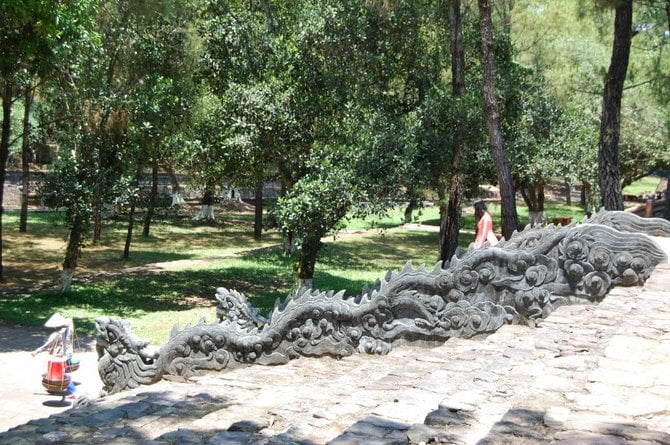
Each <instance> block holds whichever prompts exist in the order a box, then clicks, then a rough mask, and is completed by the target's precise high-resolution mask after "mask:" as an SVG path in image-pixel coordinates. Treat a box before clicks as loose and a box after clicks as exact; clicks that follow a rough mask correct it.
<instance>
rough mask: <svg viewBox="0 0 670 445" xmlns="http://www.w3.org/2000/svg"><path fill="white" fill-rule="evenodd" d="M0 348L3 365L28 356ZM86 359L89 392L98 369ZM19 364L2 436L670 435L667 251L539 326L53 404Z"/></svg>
mask: <svg viewBox="0 0 670 445" xmlns="http://www.w3.org/2000/svg"><path fill="white" fill-rule="evenodd" d="M5 329H9V328H5V327H0V338H1V339H2V340H3V342H2V344H3V345H6V343H5V341H4V340H5V339H6V337H5V335H6V334H5V333H4V331H5ZM34 340H37V339H36V338H34V339H33V341H34ZM38 344H39V341H38ZM0 348H2V349H0V354H1V355H2V358H3V361H2V365H0V366H2V368H12V367H13V366H14V365H17V366H18V365H19V364H20V363H21V366H24V364H23V363H22V362H21V360H22V359H23V356H22V355H21V356H14V359H16V361H15V364H14V365H13V364H10V363H8V362H7V361H6V360H5V357H7V355H8V354H9V355H11V354H23V355H25V354H27V355H28V356H29V353H28V352H24V351H11V350H8V349H6V348H7V347H6V346H4V347H0ZM31 348H32V346H31ZM29 350H30V348H28V347H27V346H26V349H25V351H29ZM90 353H92V352H90ZM29 357H30V356H29ZM30 358H31V359H33V360H34V358H32V357H30ZM88 359H89V357H87V358H86V360H88ZM91 361H93V359H91ZM81 371H82V372H83V374H82V385H81V388H82V390H81V391H79V392H80V393H82V394H83V393H84V391H83V389H84V388H83V385H84V384H85V383H86V382H84V381H83V378H84V377H85V378H86V379H89V378H91V379H93V378H94V377H92V374H91V371H90V370H88V371H86V370H84V369H83V365H82V370H81ZM77 372H80V371H77ZM17 374H18V375H21V374H24V375H23V378H24V380H25V382H23V383H18V384H15V385H12V384H11V383H10V385H5V386H10V387H9V388H5V389H3V391H5V390H6V391H5V392H2V393H0V397H1V400H3V402H4V403H3V404H2V405H3V406H2V407H0V408H1V410H0V416H2V417H5V416H4V415H5V413H6V412H9V411H10V410H18V411H20V412H24V413H28V414H30V415H31V417H30V418H29V419H23V418H19V417H17V418H16V419H17V420H16V421H20V422H25V423H20V424H19V423H4V424H0V427H4V428H9V429H8V430H7V431H4V432H2V433H0V444H12V445H20V444H36V443H40V444H49V443H53V444H56V443H81V444H106V445H116V444H146V445H158V444H210V445H218V444H333V445H335V444H337V445H340V444H396V443H397V444H404V443H415V444H418V443H452V444H501V443H504V444H540V443H558V444H562V445H567V444H596V443H597V444H625V443H630V444H670V265H668V264H664V265H660V266H658V267H657V268H656V270H655V271H654V272H653V273H652V276H651V277H650V279H649V280H648V281H647V283H646V284H645V285H644V286H643V287H632V288H622V287H619V288H614V289H613V290H612V291H611V292H610V293H609V294H608V295H607V297H606V298H605V299H604V301H603V302H601V303H600V304H597V305H575V306H564V307H561V308H559V309H557V310H556V311H555V312H553V313H552V314H551V315H550V316H549V317H548V318H547V319H545V320H543V321H542V322H541V323H540V324H539V325H538V326H537V327H528V326H512V325H509V326H504V327H503V328H501V329H500V330H499V331H498V332H496V333H494V334H491V335H489V336H487V337H483V338H475V339H468V340H465V339H458V338H454V339H450V340H449V341H447V342H445V343H443V344H438V345H432V346H417V345H403V346H398V347H396V348H395V349H394V350H393V351H392V352H391V353H390V354H389V355H387V356H369V355H363V354H357V355H354V356H351V357H347V358H344V359H341V360H335V359H327V358H320V359H308V358H303V359H298V360H294V361H292V362H290V363H289V364H287V365H282V366H273V367H263V366H253V367H249V368H243V369H236V370H232V371H230V372H223V373H213V374H205V375H202V376H199V377H197V378H194V379H192V380H191V381H189V382H178V381H162V382H160V383H158V384H155V385H152V386H144V387H140V388H137V389H134V390H130V391H126V392H123V393H120V394H114V395H110V396H106V397H103V398H98V399H96V398H93V396H91V398H92V400H91V401H90V403H89V404H88V405H87V406H83V407H78V408H70V409H65V408H53V407H49V406H44V404H43V402H44V400H45V399H48V398H51V399H54V397H52V396H47V395H45V394H44V392H43V390H41V386H40V383H39V379H37V378H35V377H34V376H33V375H32V374H34V373H33V372H32V371H31V372H27V371H25V370H24V371H23V372H21V371H17ZM6 381H7V380H6ZM12 386H13V388H12ZM28 387H30V389H27V388H28ZM10 391H11V392H10ZM91 391H95V385H94V384H92V386H90V387H89V388H88V394H89V395H90V394H91ZM22 392H27V393H26V394H22ZM40 398H41V399H42V400H43V402H42V403H40V402H39V401H37V400H39V399H40ZM49 409H50V410H58V411H59V412H55V413H53V414H51V415H50V416H49V412H47V411H48V410H49Z"/></svg>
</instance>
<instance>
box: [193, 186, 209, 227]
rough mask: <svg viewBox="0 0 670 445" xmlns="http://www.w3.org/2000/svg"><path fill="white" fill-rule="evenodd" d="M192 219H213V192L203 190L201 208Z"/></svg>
mask: <svg viewBox="0 0 670 445" xmlns="http://www.w3.org/2000/svg"><path fill="white" fill-rule="evenodd" d="M193 220H194V221H200V220H205V221H214V192H213V191H211V190H205V193H204V194H203V195H202V208H201V209H200V212H199V213H198V214H197V215H195V217H193Z"/></svg>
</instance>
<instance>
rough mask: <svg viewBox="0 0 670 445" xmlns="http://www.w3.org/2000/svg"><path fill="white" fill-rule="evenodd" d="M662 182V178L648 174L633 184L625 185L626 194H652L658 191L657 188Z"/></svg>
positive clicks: (624, 192) (624, 191)
mask: <svg viewBox="0 0 670 445" xmlns="http://www.w3.org/2000/svg"><path fill="white" fill-rule="evenodd" d="M660 183H661V178H658V177H656V176H646V177H644V178H642V179H639V180H638V181H635V182H634V183H632V184H631V185H629V186H627V187H624V189H623V194H624V195H633V196H641V195H646V194H650V193H653V192H655V191H656V188H657V187H658V185H659V184H660Z"/></svg>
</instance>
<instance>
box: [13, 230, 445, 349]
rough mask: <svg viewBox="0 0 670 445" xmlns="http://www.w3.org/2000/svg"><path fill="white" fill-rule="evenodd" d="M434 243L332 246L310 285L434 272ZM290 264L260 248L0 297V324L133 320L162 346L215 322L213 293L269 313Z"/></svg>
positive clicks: (426, 239)
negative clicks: (238, 296) (413, 266)
mask: <svg viewBox="0 0 670 445" xmlns="http://www.w3.org/2000/svg"><path fill="white" fill-rule="evenodd" d="M436 245H437V234H436V233H427V232H404V231H400V232H397V233H396V232H394V233H384V232H374V233H372V234H367V235H365V236H363V237H361V238H358V239H356V240H355V241H346V242H345V241H343V242H338V243H336V244H330V243H329V244H327V245H326V247H325V248H324V250H323V252H322V257H321V259H320V261H319V263H318V265H317V272H316V274H315V277H314V283H315V286H316V287H319V288H321V289H336V290H340V289H345V290H346V291H347V293H349V294H352V295H353V294H358V293H360V291H361V288H362V287H363V286H364V285H366V284H370V285H371V284H374V281H375V280H376V279H378V278H381V277H383V276H384V275H385V274H386V272H387V270H389V269H399V268H401V267H402V266H403V265H404V263H405V262H406V261H407V259H408V258H414V259H415V262H416V263H417V264H418V263H423V262H426V263H429V264H430V265H431V266H432V265H433V264H434V263H435V261H436V253H429V252H436V249H435V246H436ZM426 253H429V254H428V255H426ZM292 262H293V260H292V259H291V258H288V257H285V256H284V255H283V254H282V253H281V252H280V250H279V249H265V250H262V251H260V252H254V253H250V254H243V255H241V256H239V257H234V258H225V259H217V260H212V261H208V262H204V263H201V264H198V265H197V266H189V267H185V268H183V269H181V270H174V271H170V272H164V273H159V274H150V275H134V276H125V277H122V278H118V279H113V280H104V281H100V282H96V283H92V284H78V285H75V286H73V288H72V291H71V292H70V293H69V294H68V295H65V296H61V295H59V294H56V293H53V292H49V293H41V294H37V295H32V296H23V297H18V298H12V299H0V319H2V320H4V321H8V322H13V323H22V324H27V325H40V324H42V323H43V322H44V321H45V320H46V319H47V318H48V317H49V316H50V315H51V314H52V313H53V312H56V311H58V312H61V313H63V314H64V315H66V316H69V317H72V318H74V319H75V322H76V324H77V329H78V330H79V331H80V332H82V333H87V334H93V333H94V321H95V319H96V318H98V317H100V316H103V315H105V316H115V317H123V318H126V319H129V320H131V323H132V325H133V329H134V331H135V333H136V334H137V335H139V336H140V337H143V338H147V339H149V340H151V342H152V343H153V344H161V343H164V342H165V341H166V340H167V336H168V335H169V333H170V331H171V328H172V326H173V325H174V324H175V323H178V324H180V325H181V326H183V325H185V324H187V323H195V322H197V321H198V320H199V319H200V318H202V317H204V318H206V319H207V321H209V322H212V321H214V319H215V313H216V312H215V309H214V305H215V304H216V301H215V299H214V293H215V291H216V288H217V287H227V288H232V289H236V290H238V291H241V292H243V293H245V294H246V295H247V297H248V298H249V300H250V301H251V303H252V304H253V305H254V306H256V307H259V308H260V309H261V310H262V311H263V312H264V313H268V312H269V311H270V310H271V309H272V307H273V305H274V301H275V300H276V299H277V298H280V299H284V298H285V297H286V296H287V295H288V294H289V293H290V292H291V290H292V288H293V285H294V277H293V273H292Z"/></svg>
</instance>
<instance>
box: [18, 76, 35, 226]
mask: <svg viewBox="0 0 670 445" xmlns="http://www.w3.org/2000/svg"><path fill="white" fill-rule="evenodd" d="M23 100H24V103H23V143H22V144H21V186H22V188H21V215H20V217H19V232H21V233H26V232H27V231H28V196H29V195H30V109H31V107H32V105H33V88H32V85H27V86H26V90H25V92H24V95H23Z"/></svg>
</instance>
